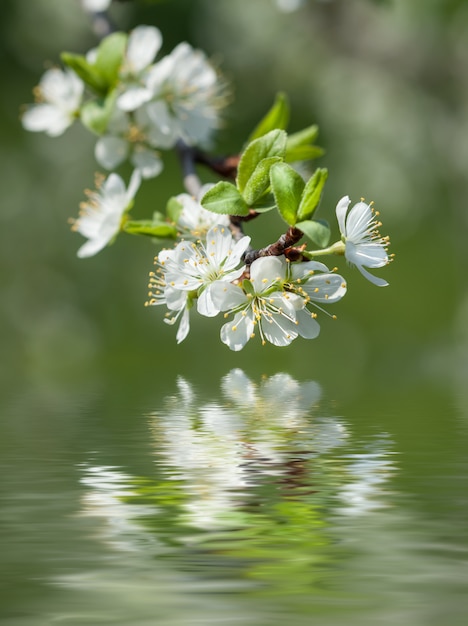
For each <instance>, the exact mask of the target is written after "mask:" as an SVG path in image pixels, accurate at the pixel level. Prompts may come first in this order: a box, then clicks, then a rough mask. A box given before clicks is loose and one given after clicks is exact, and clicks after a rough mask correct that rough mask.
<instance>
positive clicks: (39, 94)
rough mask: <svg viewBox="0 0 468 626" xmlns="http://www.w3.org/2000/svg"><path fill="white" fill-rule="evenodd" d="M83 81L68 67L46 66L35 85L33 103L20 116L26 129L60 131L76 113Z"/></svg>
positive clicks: (48, 132)
mask: <svg viewBox="0 0 468 626" xmlns="http://www.w3.org/2000/svg"><path fill="white" fill-rule="evenodd" d="M83 92H84V83H83V82H82V80H81V79H80V78H78V76H77V75H76V74H75V73H74V72H72V71H71V70H69V69H66V70H60V69H58V68H53V69H50V70H47V72H45V73H44V75H43V76H42V78H41V80H40V82H39V85H38V86H37V87H36V89H35V96H36V100H37V103H36V104H33V105H30V106H29V107H28V108H27V110H26V111H25V113H24V114H23V117H22V123H23V126H24V128H25V129H26V130H30V131H34V132H45V133H47V134H48V135H50V136H51V137H57V136H58V135H61V134H62V133H63V132H65V130H66V129H67V128H68V127H69V126H71V125H72V124H73V122H74V121H75V119H76V118H77V117H78V115H79V109H80V105H81V100H82V97H83Z"/></svg>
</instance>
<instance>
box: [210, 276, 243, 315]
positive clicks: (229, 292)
mask: <svg viewBox="0 0 468 626" xmlns="http://www.w3.org/2000/svg"><path fill="white" fill-rule="evenodd" d="M211 298H212V300H213V302H214V304H215V306H216V307H217V308H218V309H219V310H220V311H231V310H233V309H236V308H237V307H239V306H242V305H244V304H246V303H247V302H248V298H247V296H246V294H245V293H244V291H243V290H242V289H241V288H240V287H237V286H236V285H233V284H232V283H227V282H223V281H216V282H214V283H213V284H212V285H211Z"/></svg>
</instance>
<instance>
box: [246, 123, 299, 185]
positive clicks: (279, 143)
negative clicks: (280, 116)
mask: <svg viewBox="0 0 468 626" xmlns="http://www.w3.org/2000/svg"><path fill="white" fill-rule="evenodd" d="M286 139H287V134H286V133H285V132H284V130H272V131H270V132H269V133H267V134H266V135H263V137H259V139H255V140H254V141H252V142H251V143H249V145H248V146H247V148H246V149H245V150H244V152H243V153H242V156H241V158H240V161H239V167H238V170H237V181H236V182H237V188H238V189H239V191H240V192H241V193H242V192H243V191H244V189H245V187H246V185H247V183H248V182H249V179H250V177H251V176H252V174H253V173H254V171H255V168H256V167H257V165H258V164H259V163H260V161H262V160H263V159H268V158H269V157H281V158H284V154H285V152H286Z"/></svg>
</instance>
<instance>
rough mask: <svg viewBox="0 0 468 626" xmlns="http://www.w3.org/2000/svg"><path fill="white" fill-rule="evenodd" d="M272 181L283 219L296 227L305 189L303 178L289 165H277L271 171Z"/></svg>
mask: <svg viewBox="0 0 468 626" xmlns="http://www.w3.org/2000/svg"><path fill="white" fill-rule="evenodd" d="M270 179H271V188H272V190H273V193H274V195H275V200H276V204H277V206H278V210H279V212H280V214H281V217H282V218H283V219H284V221H285V222H286V223H287V224H289V225H290V226H294V224H295V223H296V220H297V210H298V207H299V203H300V201H301V196H302V193H303V191H304V188H305V183H304V181H303V179H302V177H301V176H300V175H299V174H298V173H297V172H296V171H295V170H293V168H292V167H291V166H290V165H288V164H287V163H277V164H275V165H274V166H273V167H272V168H271V170H270Z"/></svg>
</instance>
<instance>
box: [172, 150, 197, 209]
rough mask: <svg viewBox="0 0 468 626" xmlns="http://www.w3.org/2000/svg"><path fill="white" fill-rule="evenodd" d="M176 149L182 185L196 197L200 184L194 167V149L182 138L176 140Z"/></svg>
mask: <svg viewBox="0 0 468 626" xmlns="http://www.w3.org/2000/svg"><path fill="white" fill-rule="evenodd" d="M176 150H177V154H178V155H179V160H180V165H181V167H182V176H183V183H184V187H185V189H186V191H187V193H189V194H190V195H191V196H194V197H195V198H196V197H198V195H199V193H200V189H201V187H202V184H201V180H200V178H199V177H198V174H197V172H196V169H195V151H194V149H193V148H192V147H191V146H188V145H187V144H186V143H185V141H183V140H182V139H179V140H178V141H177V143H176Z"/></svg>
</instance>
